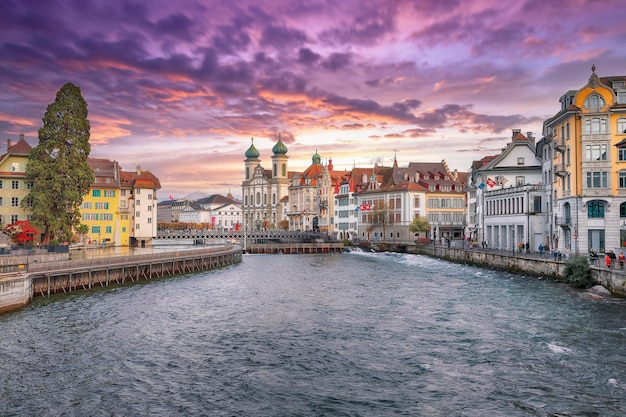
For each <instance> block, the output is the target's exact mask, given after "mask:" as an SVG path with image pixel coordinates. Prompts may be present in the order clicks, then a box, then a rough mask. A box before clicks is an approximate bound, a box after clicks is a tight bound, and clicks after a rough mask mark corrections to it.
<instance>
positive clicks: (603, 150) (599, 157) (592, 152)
mask: <svg viewBox="0 0 626 417" xmlns="http://www.w3.org/2000/svg"><path fill="white" fill-rule="evenodd" d="M585 158H586V160H587V161H606V160H607V145H606V144H602V145H587V146H585Z"/></svg>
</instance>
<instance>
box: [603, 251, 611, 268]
mask: <svg viewBox="0 0 626 417" xmlns="http://www.w3.org/2000/svg"><path fill="white" fill-rule="evenodd" d="M604 263H605V264H606V267H607V268H611V257H610V256H609V254H608V253H605V254H604Z"/></svg>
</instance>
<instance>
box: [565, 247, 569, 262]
mask: <svg viewBox="0 0 626 417" xmlns="http://www.w3.org/2000/svg"><path fill="white" fill-rule="evenodd" d="M565 260H566V261H567V260H569V246H566V247H565Z"/></svg>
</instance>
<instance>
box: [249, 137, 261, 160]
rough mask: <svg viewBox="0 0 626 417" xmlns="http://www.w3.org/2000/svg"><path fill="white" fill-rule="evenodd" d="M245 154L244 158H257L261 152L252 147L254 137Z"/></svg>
mask: <svg viewBox="0 0 626 417" xmlns="http://www.w3.org/2000/svg"><path fill="white" fill-rule="evenodd" d="M245 155H246V159H259V156H261V153H260V152H259V151H258V150H257V149H256V148H255V147H254V138H253V139H252V145H250V147H249V148H248V150H247V151H246V153H245Z"/></svg>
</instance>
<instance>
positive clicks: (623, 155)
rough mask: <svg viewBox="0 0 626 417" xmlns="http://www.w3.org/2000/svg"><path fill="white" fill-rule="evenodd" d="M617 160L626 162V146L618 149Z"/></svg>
mask: <svg viewBox="0 0 626 417" xmlns="http://www.w3.org/2000/svg"><path fill="white" fill-rule="evenodd" d="M617 159H618V160H619V161H626V146H623V147H621V148H617Z"/></svg>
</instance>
